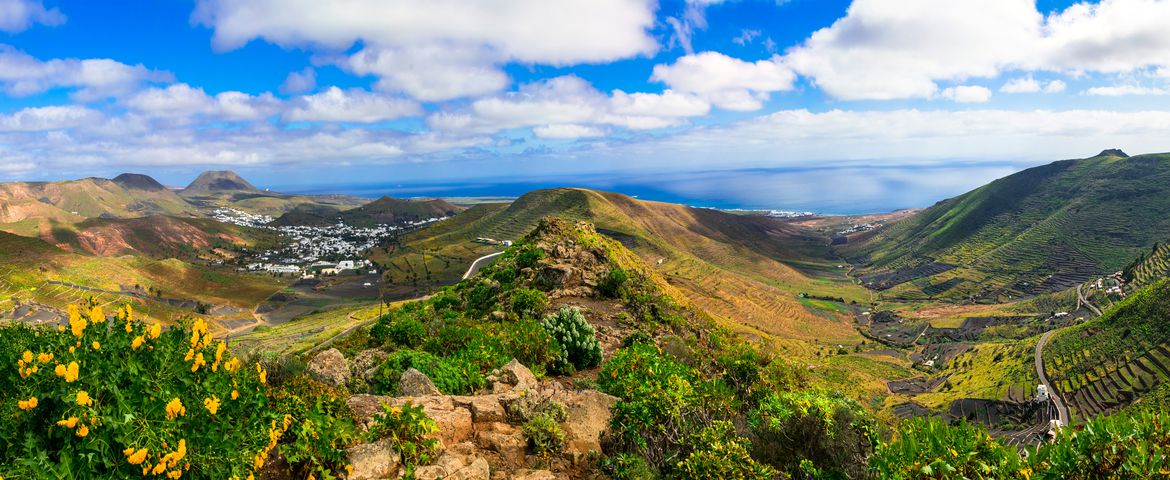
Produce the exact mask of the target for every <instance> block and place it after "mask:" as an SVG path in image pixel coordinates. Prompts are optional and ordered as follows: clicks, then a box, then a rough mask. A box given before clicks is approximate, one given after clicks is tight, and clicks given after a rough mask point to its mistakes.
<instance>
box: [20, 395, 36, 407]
mask: <svg viewBox="0 0 1170 480" xmlns="http://www.w3.org/2000/svg"><path fill="white" fill-rule="evenodd" d="M16 405H17V406H18V407H20V409H21V410H32V409H34V408H37V397H31V398H29V399H28V400H21V401H19V402H16Z"/></svg>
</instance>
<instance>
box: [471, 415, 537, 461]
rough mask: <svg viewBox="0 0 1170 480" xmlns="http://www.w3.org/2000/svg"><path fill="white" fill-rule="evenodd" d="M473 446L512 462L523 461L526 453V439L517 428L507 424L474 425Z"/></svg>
mask: <svg viewBox="0 0 1170 480" xmlns="http://www.w3.org/2000/svg"><path fill="white" fill-rule="evenodd" d="M476 427H477V431H476V432H475V444H476V445H478V446H479V448H482V449H484V450H488V451H492V452H497V453H499V454H500V456H502V457H504V458H506V459H508V460H509V461H512V462H517V463H518V462H521V461H523V460H524V454H525V453H527V451H528V439H526V438H524V433H523V432H521V431H520V429H519V428H516V427H513V426H511V425H509V424H507V423H498V422H497V423H491V424H479V425H476Z"/></svg>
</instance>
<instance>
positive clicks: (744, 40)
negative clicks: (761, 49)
mask: <svg viewBox="0 0 1170 480" xmlns="http://www.w3.org/2000/svg"><path fill="white" fill-rule="evenodd" d="M761 33H763V32H760V31H759V30H756V29H751V28H745V29H743V30H741V31H740V33H739V36H738V37H735V38H733V39H731V41H732V42H734V43H735V44H736V45H739V46H745V45H747V44H749V43H752V42H753V41H754V40H755V39H756V37H758V36H760V34H761Z"/></svg>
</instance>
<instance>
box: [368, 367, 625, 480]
mask: <svg viewBox="0 0 1170 480" xmlns="http://www.w3.org/2000/svg"><path fill="white" fill-rule="evenodd" d="M419 375H422V374H421V373H420V374H419ZM412 376H413V375H412ZM403 377H404V379H405V377H406V375H405V374H404V375H403ZM422 378H426V377H425V376H422ZM490 379H491V381H492V382H493V386H492V389H491V390H490V391H489V392H485V393H481V394H479V395H468V396H456V395H415V396H399V397H386V396H376V395H354V396H352V397H350V398H349V400H348V402H347V403H348V405H349V408H350V410H352V411H353V414H354V418H356V419H357V420H358V422H359V423H360V424H362V425H364V426H366V427H367V428H368V427H369V425H370V424H371V423H372V422H373V420H374V417H376V416H377V415H378V414H380V413H382V411H383V409H382V405H383V404H385V405H389V406H391V407H401V406H403V405H405V404H406V403H407V402H410V403H411V404H413V405H420V406H422V407H423V411H425V412H426V414H427V416H429V417H430V418H431V419H433V420H434V421H435V423H436V424H437V425H438V428H439V431H438V432H437V433H436V434H435V438H438V439H439V440H440V441H441V442H442V445H443V447H444V449H443V453H442V454H441V455H440V458H439V459H438V461H436V462H435V463H434V464H433V465H428V466H424V467H419V468H418V470H417V471H416V475H417V477H418V478H420V479H423V478H444V479H455V478H462V479H481V478H482V479H488V478H489V477H490V478H527V479H530V480H545V479H551V478H563V476H558V475H557V474H554V473H553V472H551V471H547V470H525V469H523V467H524V466H526V465H529V464H530V463H529V462H528V459H527V458H526V455H527V454H528V440H527V438H525V437H524V433H523V432H522V430H521V428H520V427H521V424H522V423H523V421H524V417H525V416H526V415H524V414H523V413H522V412H523V411H525V410H524V408H525V407H524V406H525V405H539V404H541V402H556V403H560V404H562V405H564V407H565V411H566V416H565V421H564V422H562V423H561V429H562V430H564V432H565V437H566V440H567V446H566V451H565V452H564V455H563V456H562V457H560V458H559V459H557V461H555V462H553V464H552V465H554V470H556V471H562V469H561V468H560V467H556V465H562V466H563V465H570V466H571V465H577V467H571V468H580V466H581V465H585V464H587V463H588V460H587V459H588V457H589V454H590V453H591V452H599V451H601V435H602V433H603V432H604V431H605V430H606V429H607V428H608V427H609V421H610V418H611V414H610V409H611V408H612V407H613V405H614V404H615V403H616V402H617V401H618V399H617V398H615V397H613V396H610V395H606V394H604V393H601V392H598V391H594V390H582V391H577V390H573V389H568V388H565V387H564V386H563V385H561V384H560V383H558V382H544V383H541V382H538V381H537V380H536V377H535V376H534V375H533V374H532V372H531V371H530V370H528V368H527V367H525V366H524V365H522V364H520V362H517V361H515V360H513V361H511V362H509V363H508V364H507V365H505V366H503V367H501V368H500V369H498V370H496V371H493V372H492V375H491V376H490ZM529 410H531V409H530V408H529ZM518 412H519V413H518ZM355 448H357V447H355ZM367 448H368V449H370V450H372V449H374V448H375V447H373V446H369V447H367ZM364 451H365V450H359V451H358V453H361V452H364ZM352 452H353V450H352V449H351V460H353V459H354V458H355V457H354V455H353V454H352ZM583 462H584V463H583ZM366 463H370V462H369V461H367V462H366ZM493 467H494V469H497V470H501V469H502V471H497V472H495V475H490V474H492V470H493ZM356 468H357V467H356V465H355V469H356ZM355 471H356V470H355ZM361 478H377V477H361Z"/></svg>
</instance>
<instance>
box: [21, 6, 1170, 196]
mask: <svg viewBox="0 0 1170 480" xmlns="http://www.w3.org/2000/svg"><path fill="white" fill-rule="evenodd" d="M339 3H340V2H320V1H310V0H285V1H280V0H198V1H194V2H192V1H177V0H166V1H158V0H154V1H146V0H128V1H123V2H116V3H114V4H112V5H111V4H109V3H107V2H92V1H66V0H62V1H53V0H0V180H16V179H59V178H76V177H81V176H88V175H95V176H113V175H116V174H117V173H119V172H122V171H139V172H145V173H149V174H151V175H154V176H156V177H158V178H159V179H161V180H163V181H164V182H166V183H170V184H183V183H185V182H186V181H188V180H189V179H190V178H191V177H193V176H194V175H195V174H196V173H197V172H198V171H200V170H204V169H209V168H214V169H222V168H232V169H236V170H238V171H240V172H241V173H243V174H245V175H246V176H247V177H249V178H250V179H252V180H253V181H254V183H257V184H261V185H272V186H280V187H284V188H292V189H311V188H312V187H313V185H320V184H330V185H345V184H365V185H394V184H402V183H411V182H414V183H419V184H432V183H434V182H448V183H453V184H458V183H460V182H463V183H468V182H471V181H474V180H485V179H499V178H506V179H511V180H515V181H518V182H521V183H522V182H523V181H528V180H531V181H534V182H544V183H549V182H571V181H572V179H573V178H575V177H579V178H614V176H616V177H618V178H620V177H622V176H626V177H627V178H630V179H632V178H643V179H648V180H646V181H644V182H642V184H643V185H646V184H648V183H655V182H654V181H653V180H652V179H654V178H655V176H659V177H660V178H667V177H669V178H683V177H686V178H688V179H689V180H687V181H685V182H684V181H681V180H680V181H678V182H676V183H675V184H674V185H668V186H662V187H661V189H663V191H668V192H669V195H666V196H671V195H674V196H679V197H680V198H687V197H686V195H687V193H686V192H688V191H689V192H699V191H709V190H711V189H699V188H696V187H695V182H694V181H693V178H695V177H694V176H695V175H699V173H697V172H719V171H752V169H764V170H766V171H770V172H795V171H801V172H804V171H809V170H816V169H824V171H825V172H836V173H832V174H825V175H822V176H819V177H816V179H813V178H812V177H799V178H804V179H805V180H799V179H798V177H791V176H790V177H785V178H784V179H783V180H781V179H777V180H776V183H775V185H777V188H780V186H781V185H783V186H784V187H783V188H784V189H785V190H786V191H793V192H795V191H800V192H801V193H799V195H800V197H798V196H797V195H798V194H797V193H793V194H791V195H788V196H770V195H765V194H763V193H760V192H764V191H767V190H768V188H767V187H766V186H761V185H758V183H759V182H755V183H753V187H752V188H745V189H744V191H751V192H756V193H753V194H752V195H755V196H754V197H751V198H737V197H736V196H735V195H733V194H730V193H729V194H727V195H724V197H726V198H722V197H720V198H712V196H711V195H712V194H709V193H708V194H705V195H706V196H702V197H697V198H705V199H712V201H713V203H721V202H722V203H736V204H748V203H750V204H753V205H757V204H761V203H768V202H774V203H786V204H799V205H805V204H807V202H798V201H796V199H799V198H803V196H807V195H811V194H813V193H811V192H805V191H803V190H802V189H800V188H795V186H796V185H799V184H800V181H813V182H833V181H837V182H838V186H840V185H861V184H863V183H864V181H865V179H866V176H867V175H868V174H867V173H865V172H873V171H875V170H874V169H877V170H879V171H884V172H919V173H916V174H915V175H917V177H918V180H917V182H918V185H920V186H926V185H944V186H946V188H943V189H938V188H929V189H926V190H929V191H930V192H931V194H930V195H928V196H926V197H923V198H919V197H917V196H916V197H914V198H913V199H907V200H905V202H917V203H921V202H926V201H930V200H931V199H933V198H934V197H937V196H945V195H948V194H953V193H958V192H961V191H962V190H964V189H967V188H970V187H973V186H976V185H978V183H979V182H983V181H986V180H988V179H990V178H994V177H995V176H999V175H1002V174H1005V173H1010V172H1011V171H1014V170H1018V169H1019V168H1023V167H1025V166H1028V165H1034V164H1038V163H1041V162H1045V161H1049V160H1055V159H1061V158H1075V157H1083V156H1088V155H1091V154H1093V153H1095V152H1096V151H1098V150H1100V149H1102V148H1107V147H1114V146H1116V147H1121V148H1124V149H1126V150H1128V151H1130V152H1131V153H1135V152H1155V151H1167V150H1170V146H1167V145H1166V144H1167V140H1165V139H1166V138H1170V136H1168V135H1166V133H1167V129H1168V128H1170V33H1168V31H1167V29H1166V28H1165V25H1167V24H1170V2H1167V1H1163V0H1103V1H1101V2H1072V1H1048V0H1045V1H1039V2H1034V1H1028V0H979V1H975V0H856V1H844V0H786V1H785V0H778V1H777V0H770V1H753V0H738V1H736V0H685V1H665V2H653V1H646V0H563V1H558V2H547V1H545V0H512V1H501V2H495V3H494V4H490V3H491V2H483V1H478V0H399V1H382V0H364V1H354V2H349V3H346V4H345V5H339ZM842 172H851V173H847V174H846V173H842ZM922 172H929V173H922ZM842 175H846V176H849V175H852V176H851V177H848V178H843V177H842ZM853 176H855V177H856V178H854V177H853ZM897 176H899V178H900V177H901V176H902V175H901V174H898V175H897ZM944 177H945V178H944ZM720 178H723V177H720ZM834 179H836V180H834ZM610 183H613V182H610ZM619 183H620V182H619ZM627 183H628V182H627ZM873 183H874V184H875V185H877V186H876V187H875V188H877V190H874V191H873V192H870V194H869V195H868V196H863V197H858V198H857V201H863V200H864V201H878V200H880V199H883V198H885V199H887V200H888V199H892V198H895V197H898V198H901V197H899V196H898V195H897V192H896V190H898V189H905V188H907V187H906V184H905V183H903V182H902V181H901V180H899V181H878V180H874V182H873ZM721 185H724V187H721V188H734V187H731V186H727V184H726V183H723V184H721ZM882 185H887V187H881V186H882ZM656 188H658V187H656ZM883 188H884V190H883ZM850 190H865V188H860V187H856V188H850ZM696 195H697V194H696ZM773 197H774V198H773ZM737 202H738V203H737ZM879 203H882V205H883V206H885V205H889V206H903V204H902V203H898V202H893V201H888V202H879ZM778 206H782V205H778ZM904 206H913V205H904ZM826 208H829V207H826ZM832 208H836V207H832Z"/></svg>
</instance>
